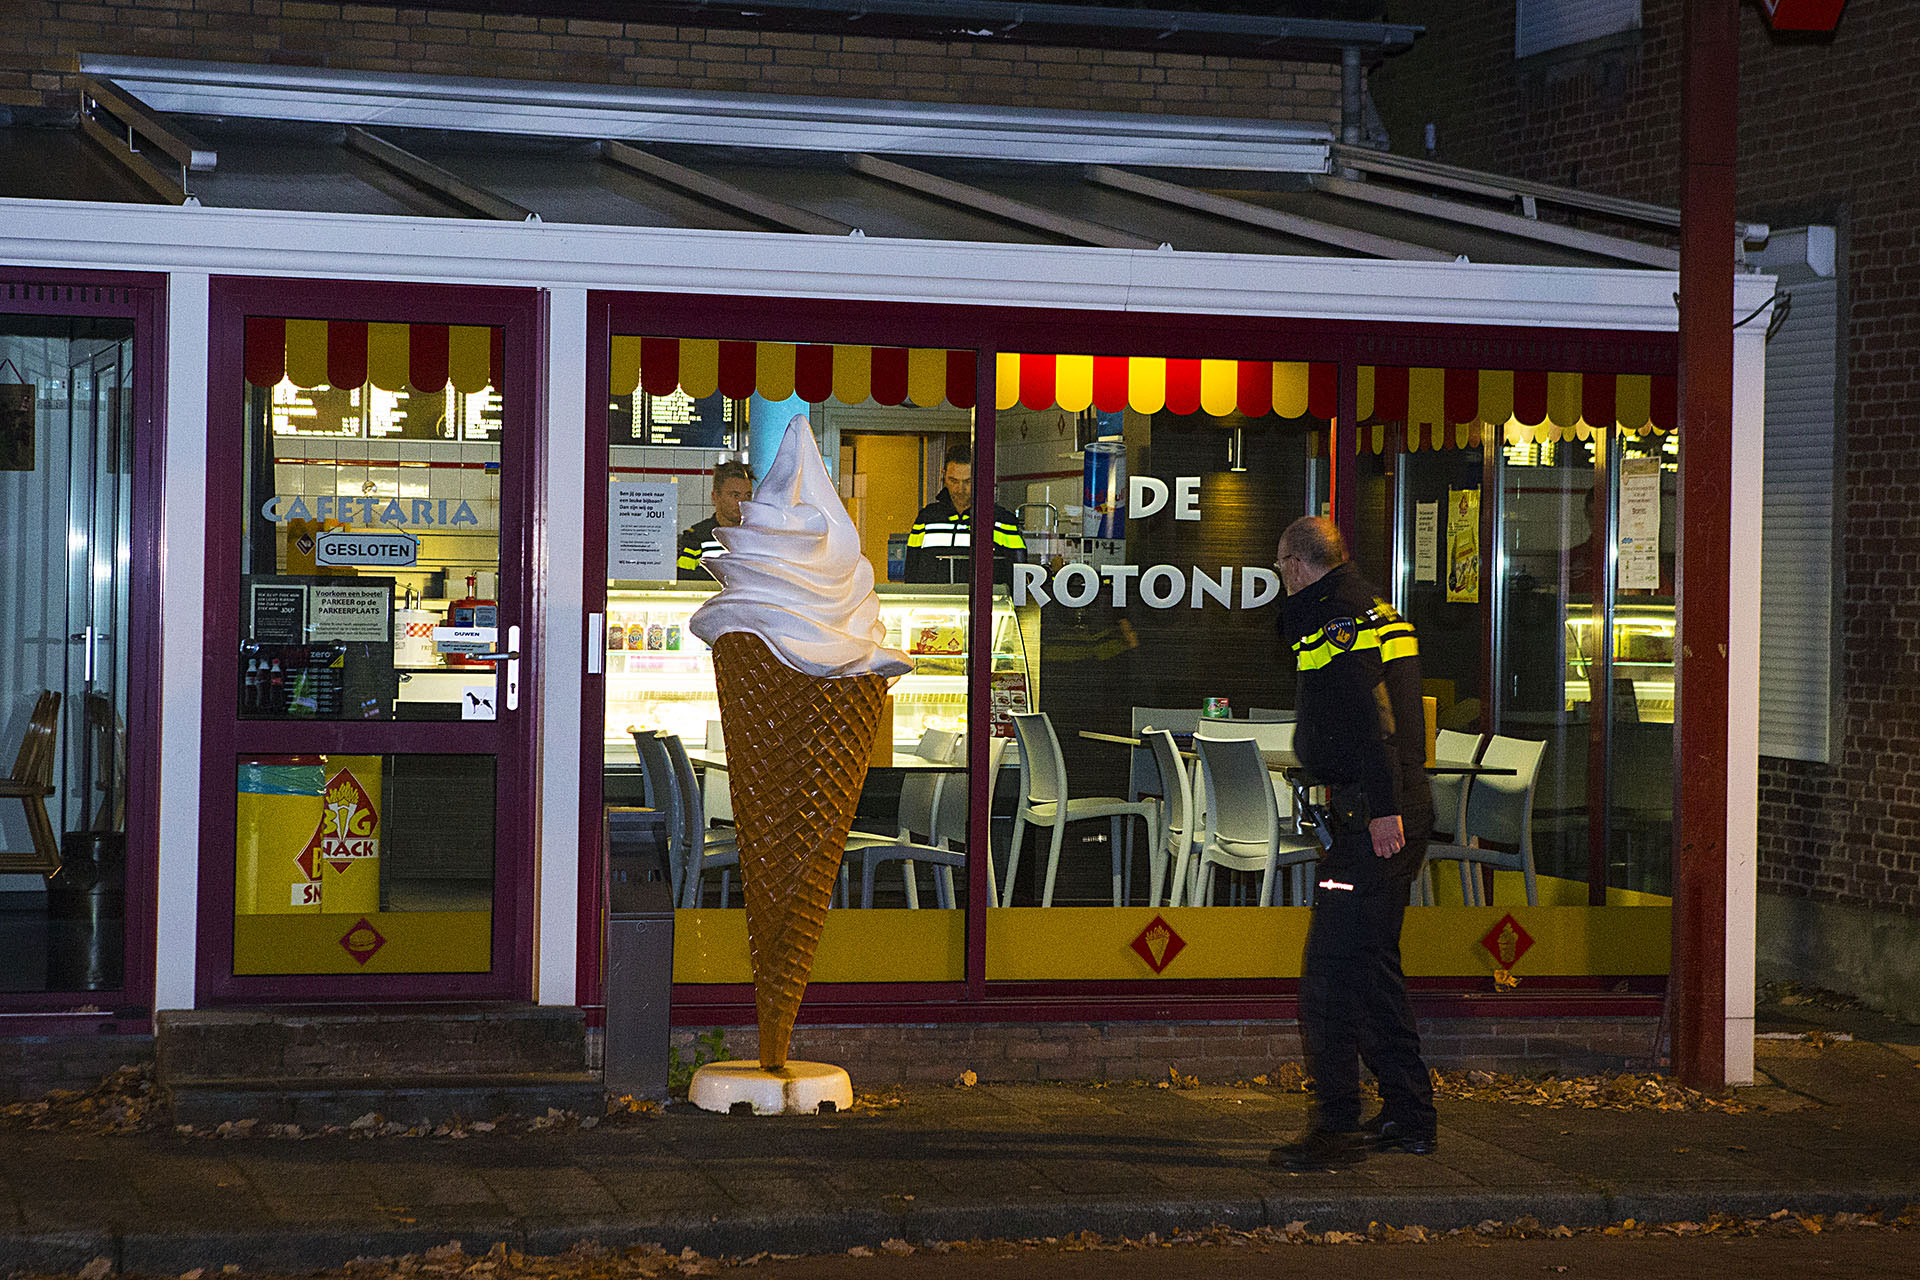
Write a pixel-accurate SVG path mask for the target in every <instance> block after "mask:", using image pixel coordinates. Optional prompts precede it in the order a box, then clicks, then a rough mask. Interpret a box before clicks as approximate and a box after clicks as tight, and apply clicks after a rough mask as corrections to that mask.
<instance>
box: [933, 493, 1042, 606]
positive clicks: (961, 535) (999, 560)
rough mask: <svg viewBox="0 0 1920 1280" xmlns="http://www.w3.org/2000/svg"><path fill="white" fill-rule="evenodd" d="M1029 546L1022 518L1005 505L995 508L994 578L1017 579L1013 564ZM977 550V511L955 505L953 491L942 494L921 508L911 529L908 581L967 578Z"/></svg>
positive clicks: (1001, 580)
mask: <svg viewBox="0 0 1920 1280" xmlns="http://www.w3.org/2000/svg"><path fill="white" fill-rule="evenodd" d="M1026 549H1027V542H1026V539H1025V538H1022V537H1021V536H1020V521H1019V519H1018V518H1017V517H1016V516H1015V515H1014V514H1013V512H1011V511H1009V510H1007V509H1006V508H1005V507H995V508H994V509H993V580H994V581H995V582H997V583H1000V584H1001V585H1002V586H1007V585H1011V584H1012V582H1013V566H1014V565H1016V564H1018V563H1019V562H1020V561H1021V559H1022V558H1023V556H1024V555H1025V552H1026ZM972 552H973V512H972V511H971V510H968V511H960V510H957V509H955V507H954V502H953V495H952V494H950V493H948V492H947V491H946V490H945V489H944V488H943V489H941V490H940V496H939V497H937V498H935V499H934V500H933V501H932V502H929V503H928V504H927V505H926V506H924V507H922V508H920V514H919V515H917V516H915V517H914V518H913V527H912V528H911V529H909V530H908V531H907V564H906V581H908V582H965V581H967V572H968V570H967V560H968V558H969V556H971V554H972Z"/></svg>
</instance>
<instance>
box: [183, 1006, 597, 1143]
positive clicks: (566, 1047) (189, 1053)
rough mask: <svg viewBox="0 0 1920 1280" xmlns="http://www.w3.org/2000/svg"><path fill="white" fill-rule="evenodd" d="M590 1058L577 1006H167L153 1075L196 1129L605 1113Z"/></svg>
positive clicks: (584, 1024) (583, 1024)
mask: <svg viewBox="0 0 1920 1280" xmlns="http://www.w3.org/2000/svg"><path fill="white" fill-rule="evenodd" d="M586 1054H587V1051H586V1023H585V1019H584V1017H583V1015H582V1013H581V1011H580V1010H579V1009H574V1008H564V1007H562V1008H552V1007H541V1006H538V1005H530V1004H488V1005H402V1006H387V1007H383V1008H377V1009H367V1008H365V1007H364V1006H362V1007H357V1008H351V1009H348V1008H339V1007H327V1006H280V1007H272V1008H250V1009H195V1010H169V1011H165V1012H162V1013H161V1014H160V1015H159V1016H158V1017H157V1018H156V1019H155V1030H154V1063H155V1076H156V1083H157V1084H158V1086H159V1088H160V1090H161V1091H162V1093H163V1095H164V1096H166V1097H167V1098H169V1099H170V1100H171V1102H172V1105H173V1111H174V1123H176V1124H193V1125H202V1124H218V1123H220V1122H221V1121H224V1120H244V1119H249V1118H252V1119H257V1120H260V1121H263V1122H269V1123H275V1124H299V1125H303V1126H304V1125H321V1124H346V1123H348V1122H350V1121H352V1120H354V1119H356V1118H358V1117H360V1116H363V1115H365V1114H367V1113H368V1112H370V1111H372V1112H378V1113H380V1114H381V1115H383V1116H385V1117H386V1118H387V1119H388V1120H396V1121H403V1122H405V1123H408V1124H413V1123H415V1122H417V1121H420V1120H431V1121H435V1122H438V1121H440V1120H447V1119H453V1118H456V1117H457V1118H465V1119H470V1120H483V1119H490V1118H492V1117H494V1116H497V1115H502V1114H505V1113H508V1112H512V1113H517V1114H521V1115H541V1114H544V1113H545V1112H546V1110H547V1108H549V1107H559V1108H561V1109H563V1110H568V1111H578V1112H581V1113H582V1114H598V1113H599V1111H600V1109H601V1098H602V1097H603V1093H602V1085H601V1079H600V1076H599V1073H598V1072H590V1071H588V1070H587V1062H586Z"/></svg>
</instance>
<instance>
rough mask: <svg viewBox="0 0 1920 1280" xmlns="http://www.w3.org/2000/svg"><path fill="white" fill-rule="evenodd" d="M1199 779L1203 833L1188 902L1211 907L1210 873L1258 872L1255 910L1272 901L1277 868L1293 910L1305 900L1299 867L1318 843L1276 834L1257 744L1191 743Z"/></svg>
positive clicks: (1275, 811) (1314, 856) (1315, 853)
mask: <svg viewBox="0 0 1920 1280" xmlns="http://www.w3.org/2000/svg"><path fill="white" fill-rule="evenodd" d="M1194 746H1195V747H1196V748H1197V749H1198V750H1199V753H1200V776H1201V780H1202V782H1203V784H1204V786H1205V788H1206V794H1207V818H1206V828H1205V834H1204V835H1203V836H1202V837H1201V841H1200V860H1199V864H1198V866H1197V868H1196V871H1197V875H1198V878H1199V882H1198V884H1197V885H1195V886H1194V887H1193V888H1191V889H1189V891H1188V898H1189V901H1197V905H1200V906H1212V905H1213V869H1214V868H1215V867H1225V868H1226V869H1228V870H1230V871H1258V872H1260V873H1261V876H1260V897H1259V905H1261V906H1263V907H1270V906H1272V905H1273V902H1274V881H1275V880H1276V879H1277V878H1278V872H1279V871H1280V869H1281V868H1283V867H1285V868H1289V869H1292V870H1293V871H1294V875H1293V880H1294V891H1293V894H1292V898H1293V901H1294V904H1295V905H1296V906H1304V905H1306V904H1307V902H1308V901H1310V894H1309V893H1308V888H1307V886H1308V882H1309V881H1310V880H1311V877H1310V876H1308V875H1307V874H1306V872H1305V868H1306V867H1307V866H1308V865H1309V864H1311V863H1313V862H1315V861H1317V860H1318V859H1319V857H1320V842H1319V841H1318V840H1314V839H1309V838H1306V837H1303V836H1299V835H1296V834H1290V833H1287V832H1285V831H1283V830H1282V829H1281V826H1280V810H1279V807H1278V805H1277V804H1276V803H1275V802H1274V794H1273V782H1272V780H1271V775H1270V773H1269V771H1268V769H1267V762H1266V760H1265V759H1264V758H1262V756H1261V755H1260V744H1259V743H1258V742H1257V741H1255V740H1254V739H1252V738H1224V739H1223V738H1196V739H1195V740H1194Z"/></svg>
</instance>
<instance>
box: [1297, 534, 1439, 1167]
mask: <svg viewBox="0 0 1920 1280" xmlns="http://www.w3.org/2000/svg"><path fill="white" fill-rule="evenodd" d="M1281 625H1282V627H1283V629H1284V634H1285V637H1286V640H1287V642H1288V644H1289V645H1290V646H1291V647H1292V649H1293V653H1294V659H1295V663H1296V666H1297V669H1298V685H1297V690H1298V693H1297V711H1298V715H1299V726H1298V728H1297V730H1296V733H1295V737H1294V749H1295V751H1296V752H1297V753H1298V754H1299V756H1300V762H1301V764H1302V765H1304V766H1305V768H1306V770H1307V771H1308V773H1309V774H1311V776H1312V777H1313V778H1314V779H1315V780H1317V781H1320V782H1323V783H1326V784H1327V785H1328V787H1329V795H1330V797H1331V800H1332V803H1331V805H1330V806H1329V807H1330V809H1331V811H1332V825H1333V827H1334V830H1335V836H1334V842H1333V847H1332V848H1331V849H1330V850H1329V851H1328V853H1327V856H1326V857H1325V858H1324V859H1322V860H1321V862H1320V864H1319V870H1318V872H1317V878H1316V888H1315V893H1314V900H1313V923H1312V925H1311V926H1310V927H1309V929H1308V932H1307V948H1306V959H1305V964H1304V966H1303V968H1302V971H1301V978H1300V1029H1301V1037H1302V1040H1303V1041H1304V1044H1305V1049H1306V1055H1307V1068H1308V1070H1309V1071H1310V1072H1311V1073H1312V1074H1313V1080H1314V1094H1315V1107H1316V1115H1315V1121H1314V1128H1315V1129H1316V1130H1320V1131H1325V1132H1328V1133H1335V1134H1337V1133H1345V1132H1348V1131H1350V1130H1354V1129H1357V1128H1358V1127H1359V1125H1360V1059H1361V1058H1363V1057H1364V1058H1365V1060H1366V1063H1367V1066H1368V1067H1369V1068H1370V1069H1371V1070H1372V1071H1373V1074H1374V1076H1375V1078H1376V1079H1377V1080H1378V1081H1379V1085H1380V1097H1381V1103H1382V1107H1381V1114H1382V1117H1383V1118H1384V1119H1385V1120H1388V1121H1391V1122H1392V1123H1393V1126H1394V1127H1393V1129H1391V1130H1389V1131H1388V1133H1389V1135H1392V1134H1398V1135H1399V1136H1400V1138H1401V1139H1403V1140H1407V1141H1412V1142H1418V1143H1423V1144H1430V1143H1431V1141H1432V1139H1433V1133H1434V1124H1435V1114H1434V1108H1433V1084H1432V1080H1431V1078H1430V1077H1429V1075H1428V1073H1427V1068H1426V1064H1425V1063H1424V1062H1423V1061H1422V1060H1421V1057H1420V1036H1419V1032H1418V1031H1416V1030H1415V1028H1414V1024H1413V1011H1412V1009H1411V1008H1410V1007H1409V1005H1408V1003H1407V987H1406V979H1405V977H1404V976H1403V975H1402V974H1401V971H1400V923H1401V917H1402V915H1403V914H1404V912H1405V911H1406V907H1407V893H1408V890H1409V889H1410V887H1411V886H1412V883H1413V877H1414V876H1415V875H1417V874H1418V873H1419V870H1420V865H1421V862H1422V861H1423V860H1424V859H1425V857H1426V850H1427V839H1428V837H1429V836H1430V835H1431V834H1432V831H1433V794H1432V791H1431V790H1430V789H1429V787H1428V785H1427V776H1426V770H1425V767H1424V766H1425V763H1426V718H1425V714H1424V712H1423V711H1422V707H1421V700H1420V650H1419V645H1418V642H1417V641H1416V640H1415V638H1414V631H1413V627H1412V625H1411V624H1409V623H1408V622H1407V621H1406V620H1405V619H1403V618H1401V617H1400V615H1399V614H1398V613H1396V612H1394V610H1393V607H1392V606H1391V605H1389V604H1388V603H1387V602H1386V601H1384V600H1382V599H1380V597H1379V595H1378V594H1377V593H1376V592H1375V591H1374V589H1373V588H1372V587H1371V586H1370V585H1368V584H1367V582H1366V581H1365V580H1364V579H1362V578H1361V577H1360V575H1359V574H1358V573H1357V572H1355V570H1354V568H1353V566H1352V565H1351V564H1343V565H1340V566H1339V567H1337V568H1335V569H1332V570H1330V571H1329V572H1328V573H1327V574H1326V575H1325V576H1324V577H1322V578H1321V579H1320V580H1319V581H1317V582H1315V583H1313V584H1311V585H1310V586H1307V587H1305V588H1303V589H1302V590H1300V591H1299V592H1297V593H1295V594H1293V595H1290V596H1288V597H1287V600H1286V604H1285V608H1284V611H1283V614H1282V620H1281ZM1394 814H1398V815H1399V816H1400V822H1401V826H1402V828H1403V830H1404V832H1405V836H1406V846H1405V847H1404V848H1402V849H1401V850H1400V851H1399V852H1398V853H1397V854H1395V855H1394V856H1393V857H1392V858H1390V859H1387V858H1379V857H1376V856H1375V855H1374V852H1373V841H1372V838H1371V835H1370V834H1369V832H1368V830H1367V823H1368V822H1369V821H1370V820H1371V819H1373V818H1381V817H1390V816H1392V815H1394ZM1429 1149H1430V1148H1429Z"/></svg>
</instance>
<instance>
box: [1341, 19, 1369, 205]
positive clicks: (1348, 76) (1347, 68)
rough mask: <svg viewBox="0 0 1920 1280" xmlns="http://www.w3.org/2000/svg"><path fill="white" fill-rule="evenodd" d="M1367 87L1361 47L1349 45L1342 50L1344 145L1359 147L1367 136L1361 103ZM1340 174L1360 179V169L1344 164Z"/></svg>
mask: <svg viewBox="0 0 1920 1280" xmlns="http://www.w3.org/2000/svg"><path fill="white" fill-rule="evenodd" d="M1365 88H1366V72H1365V71H1364V70H1363V69H1362V68H1361V66H1360V49H1359V47H1358V46H1357V45H1347V46H1346V47H1345V48H1343V49H1341V50H1340V141H1341V143H1342V144H1343V145H1345V146H1349V147H1357V146H1359V145H1360V140H1361V138H1362V137H1363V136H1365V130H1364V128H1363V127H1362V124H1361V116H1362V114H1363V112H1364V110H1365V108H1364V107H1363V105H1362V103H1361V94H1362V93H1363V92H1364V91H1365ZM1340 176H1341V177H1343V178H1351V179H1356V180H1357V179H1358V178H1359V177H1360V171H1359V170H1358V169H1353V168H1348V167H1346V166H1342V167H1341V169H1340Z"/></svg>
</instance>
